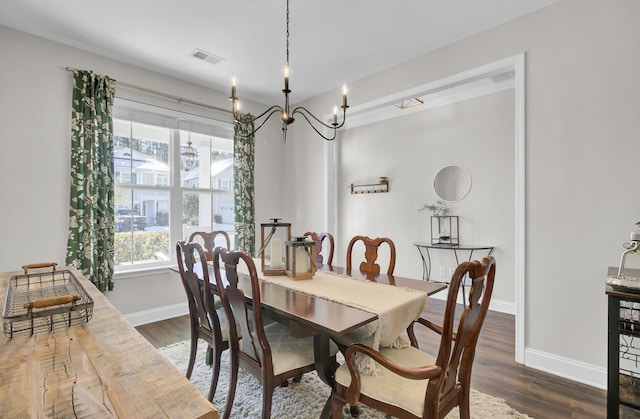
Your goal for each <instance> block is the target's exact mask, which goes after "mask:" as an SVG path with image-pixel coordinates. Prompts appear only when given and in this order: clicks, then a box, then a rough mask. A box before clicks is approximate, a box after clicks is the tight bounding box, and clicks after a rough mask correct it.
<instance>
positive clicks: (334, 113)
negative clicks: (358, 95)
mask: <svg viewBox="0 0 640 419" xmlns="http://www.w3.org/2000/svg"><path fill="white" fill-rule="evenodd" d="M333 123H334V124H338V106H334V107H333Z"/></svg>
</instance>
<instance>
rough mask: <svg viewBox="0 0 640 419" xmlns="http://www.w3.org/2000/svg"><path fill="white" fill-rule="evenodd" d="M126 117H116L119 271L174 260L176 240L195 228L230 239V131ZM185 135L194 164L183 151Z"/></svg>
mask: <svg viewBox="0 0 640 419" xmlns="http://www.w3.org/2000/svg"><path fill="white" fill-rule="evenodd" d="M131 119H133V120H128V119H120V118H117V117H116V118H114V124H113V125H114V129H113V131H114V136H113V145H114V158H113V165H114V178H115V199H114V201H115V219H114V230H115V255H114V259H115V266H116V271H118V270H123V269H124V270H127V269H132V268H136V267H148V266H154V265H156V266H157V265H167V264H169V263H171V262H172V261H173V260H174V259H175V255H174V253H175V243H176V242H177V241H178V240H187V239H188V238H189V236H190V235H191V233H193V232H194V231H212V230H224V231H226V232H228V234H229V237H230V238H231V239H232V241H233V236H234V235H233V227H234V210H233V186H232V185H233V139H232V138H231V135H223V136H216V135H211V134H210V133H207V134H203V133H200V132H197V131H195V130H189V129H184V128H179V127H178V126H179V125H180V124H176V125H175V126H173V127H172V126H166V125H172V124H167V123H166V121H165V122H162V121H163V119H162V118H158V121H161V123H159V124H157V125H154V124H152V123H148V122H146V121H145V122H144V123H143V122H137V121H135V119H134V118H131ZM143 119H144V118H143ZM147 119H149V118H147ZM152 120H153V119H152ZM172 121H173V122H175V119H172ZM183 125H188V126H189V124H185V123H183ZM202 125H203V124H202V123H199V124H192V125H191V126H195V127H201V126H202ZM201 131H206V130H202V129H201ZM189 141H190V142H191V146H192V147H194V148H195V150H196V151H197V155H196V159H195V163H194V164H193V166H186V164H185V161H183V160H184V159H183V158H182V153H183V152H184V150H186V148H187V146H188V142H189ZM221 244H222V243H221ZM232 246H233V243H232Z"/></svg>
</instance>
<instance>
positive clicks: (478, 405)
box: [159, 341, 529, 419]
mask: <svg viewBox="0 0 640 419" xmlns="http://www.w3.org/2000/svg"><path fill="white" fill-rule="evenodd" d="M206 348H207V344H206V343H205V342H204V341H200V342H199V344H198V353H197V356H196V365H195V367H194V369H193V374H192V375H191V382H192V383H194V384H195V386H196V387H197V388H198V389H199V390H200V391H201V392H202V394H204V395H205V397H206V396H207V395H208V394H209V385H210V384H211V369H210V368H209V367H208V366H207V365H206V364H205V353H206ZM159 351H160V353H162V354H163V355H164V356H165V357H167V358H168V359H169V360H170V361H171V362H172V363H173V364H174V365H175V366H176V367H177V368H178V369H179V370H180V371H182V372H185V371H186V370H187V363H188V361H189V341H182V342H178V343H175V344H173V345H170V346H166V347H164V348H160V349H159ZM228 389H229V352H228V351H224V352H223V355H222V368H221V371H220V380H219V382H218V388H217V390H216V394H215V397H214V399H213V405H214V406H216V408H217V409H218V410H219V411H221V412H222V411H224V408H225V405H226V398H227V392H228ZM329 393H330V391H329V388H328V387H327V385H326V384H324V383H323V382H322V381H320V378H318V376H317V374H316V373H315V372H311V373H307V374H304V376H303V377H302V381H300V382H299V383H292V382H290V383H289V386H288V387H284V388H278V389H276V390H275V392H274V394H273V405H272V408H271V417H273V418H278V419H307V418H308V419H315V418H318V417H319V416H320V413H321V412H322V408H323V407H324V403H325V402H326V401H327V399H328V397H329ZM261 409H262V386H261V385H260V384H259V383H258V381H257V380H256V379H255V378H254V377H253V376H252V375H251V374H248V373H245V372H244V371H243V370H242V369H240V371H239V373H238V388H237V390H236V397H235V401H234V403H233V409H232V410H231V417H232V418H259V417H260V414H261ZM346 409H348V408H346ZM360 409H361V414H360V418H363V419H369V418H370V419H385V418H386V416H385V415H384V414H382V413H379V412H377V411H375V410H372V409H369V408H368V407H366V406H360ZM471 417H472V418H483V419H484V418H522V419H524V418H529V416H527V415H524V414H521V413H519V412H517V411H516V410H514V409H513V408H511V407H510V406H509V405H507V404H506V403H505V402H504V400H502V399H499V398H496V397H492V396H489V395H487V394H484V393H480V392H479V391H475V390H473V389H472V390H471ZM343 418H344V419H349V418H351V416H350V415H349V413H348V411H347V410H345V412H344V414H343ZM458 418H459V415H458V409H454V410H453V411H452V412H451V413H450V414H449V415H448V416H447V419H458Z"/></svg>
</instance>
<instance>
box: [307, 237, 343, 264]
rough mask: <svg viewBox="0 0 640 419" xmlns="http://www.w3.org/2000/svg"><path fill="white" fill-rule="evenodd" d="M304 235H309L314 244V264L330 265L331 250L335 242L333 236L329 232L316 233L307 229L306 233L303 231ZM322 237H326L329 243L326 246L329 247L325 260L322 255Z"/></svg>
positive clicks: (331, 260)
mask: <svg viewBox="0 0 640 419" xmlns="http://www.w3.org/2000/svg"><path fill="white" fill-rule="evenodd" d="M304 235H305V236H309V237H311V240H313V241H314V242H315V244H316V265H322V264H327V265H331V264H332V263H333V250H334V247H335V243H334V241H333V236H332V235H331V233H316V232H314V231H307V232H306V233H304ZM324 239H327V240H328V243H329V244H328V246H327V247H328V249H329V257H327V260H326V262H325V260H324V256H322V242H323V241H324Z"/></svg>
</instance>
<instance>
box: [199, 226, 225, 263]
mask: <svg viewBox="0 0 640 419" xmlns="http://www.w3.org/2000/svg"><path fill="white" fill-rule="evenodd" d="M216 236H222V237H223V238H224V240H225V243H226V248H227V249H231V240H230V239H229V235H228V234H227V232H226V231H222V230H215V231H195V232H193V233H191V236H189V241H190V242H193V241H198V242H199V241H200V240H202V247H204V252H205V255H206V257H207V260H213V249H215V248H216V243H215V240H216Z"/></svg>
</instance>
